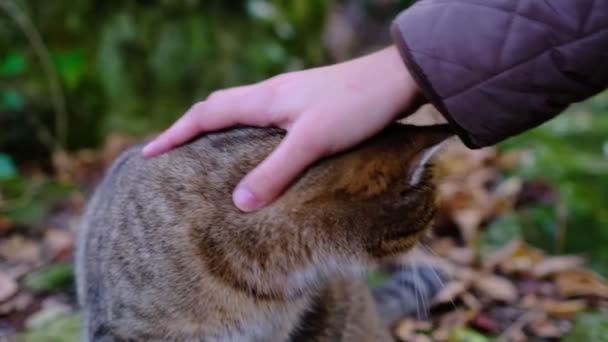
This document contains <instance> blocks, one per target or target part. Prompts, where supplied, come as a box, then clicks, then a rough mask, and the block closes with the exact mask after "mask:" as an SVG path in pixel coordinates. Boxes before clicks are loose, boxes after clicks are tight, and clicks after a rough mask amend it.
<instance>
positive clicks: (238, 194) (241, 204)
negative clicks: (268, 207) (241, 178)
mask: <svg viewBox="0 0 608 342" xmlns="http://www.w3.org/2000/svg"><path fill="white" fill-rule="evenodd" d="M232 200H233V201H234V204H236V206H237V207H238V208H239V209H241V210H242V211H244V212H251V211H254V210H256V209H259V208H261V207H262V205H263V203H262V202H261V201H260V200H258V199H257V198H256V197H255V196H254V195H253V194H252V193H251V191H249V190H248V189H247V188H245V187H242V186H240V187H237V189H236V190H234V193H233V194H232Z"/></svg>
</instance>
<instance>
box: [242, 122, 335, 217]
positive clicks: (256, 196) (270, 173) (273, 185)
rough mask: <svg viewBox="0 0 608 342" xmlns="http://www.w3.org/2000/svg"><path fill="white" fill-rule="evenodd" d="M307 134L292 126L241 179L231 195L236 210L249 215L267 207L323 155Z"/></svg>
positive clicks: (321, 148)
mask: <svg viewBox="0 0 608 342" xmlns="http://www.w3.org/2000/svg"><path fill="white" fill-rule="evenodd" d="M309 132H312V131H310V130H308V129H306V128H305V127H302V126H298V125H297V124H296V125H294V126H293V128H292V129H291V130H290V131H289V133H288V134H287V136H286V137H285V139H284V140H283V141H282V142H281V144H279V146H278V147H277V148H276V149H275V150H274V151H273V152H272V153H271V154H270V155H269V156H268V157H267V158H266V159H265V160H264V161H263V162H262V163H260V165H258V166H257V167H256V168H255V169H254V170H253V171H251V172H250V173H249V174H248V175H247V176H245V178H243V180H241V182H240V183H239V185H238V186H237V187H236V190H235V191H234V193H233V194H232V199H233V201H234V204H235V205H236V206H237V207H238V208H239V209H241V210H242V211H245V212H251V211H254V210H257V209H260V208H262V207H263V206H265V205H267V204H269V203H270V202H272V201H273V200H274V199H275V198H276V197H278V196H279V195H280V194H281V193H282V192H283V190H285V188H286V187H287V186H288V185H289V184H290V183H291V182H292V180H293V179H294V178H295V177H296V176H297V175H298V174H299V173H300V172H302V171H303V170H304V169H306V167H308V166H309V165H310V164H312V163H314V162H315V161H316V160H318V159H319V158H321V157H322V156H323V155H324V148H323V147H322V144H319V143H311V137H310V135H311V134H310V133H309Z"/></svg>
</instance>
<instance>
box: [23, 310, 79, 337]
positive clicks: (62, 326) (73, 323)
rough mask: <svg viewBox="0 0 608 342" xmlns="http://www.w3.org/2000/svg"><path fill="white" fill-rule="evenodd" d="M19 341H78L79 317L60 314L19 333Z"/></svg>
mask: <svg viewBox="0 0 608 342" xmlns="http://www.w3.org/2000/svg"><path fill="white" fill-rule="evenodd" d="M18 340H19V341H21V342H78V341H80V317H79V316H78V315H76V314H61V315H59V316H57V317H54V318H53V319H51V320H50V321H49V322H47V323H46V324H43V325H42V326H39V327H36V328H31V329H28V330H26V331H25V332H23V333H22V334H20V335H19V339H18Z"/></svg>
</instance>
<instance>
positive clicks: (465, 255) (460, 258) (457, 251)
mask: <svg viewBox="0 0 608 342" xmlns="http://www.w3.org/2000/svg"><path fill="white" fill-rule="evenodd" d="M447 257H448V259H450V260H451V261H453V262H455V263H457V264H460V265H470V264H472V263H473V261H475V253H474V252H473V251H472V250H471V249H470V248H462V247H455V248H452V250H451V251H450V252H449V253H448V255H447Z"/></svg>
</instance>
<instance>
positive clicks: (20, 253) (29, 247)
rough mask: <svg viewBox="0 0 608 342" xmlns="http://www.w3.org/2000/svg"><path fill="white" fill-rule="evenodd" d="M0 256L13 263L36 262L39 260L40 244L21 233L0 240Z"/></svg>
mask: <svg viewBox="0 0 608 342" xmlns="http://www.w3.org/2000/svg"><path fill="white" fill-rule="evenodd" d="M0 256H1V257H3V258H4V259H6V260H8V261H9V262H13V263H28V264H37V263H39V262H40V246H39V245H38V244H37V243H36V242H34V241H32V240H29V239H26V238H24V237H23V236H21V235H13V236H11V237H10V238H8V239H4V240H0Z"/></svg>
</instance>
